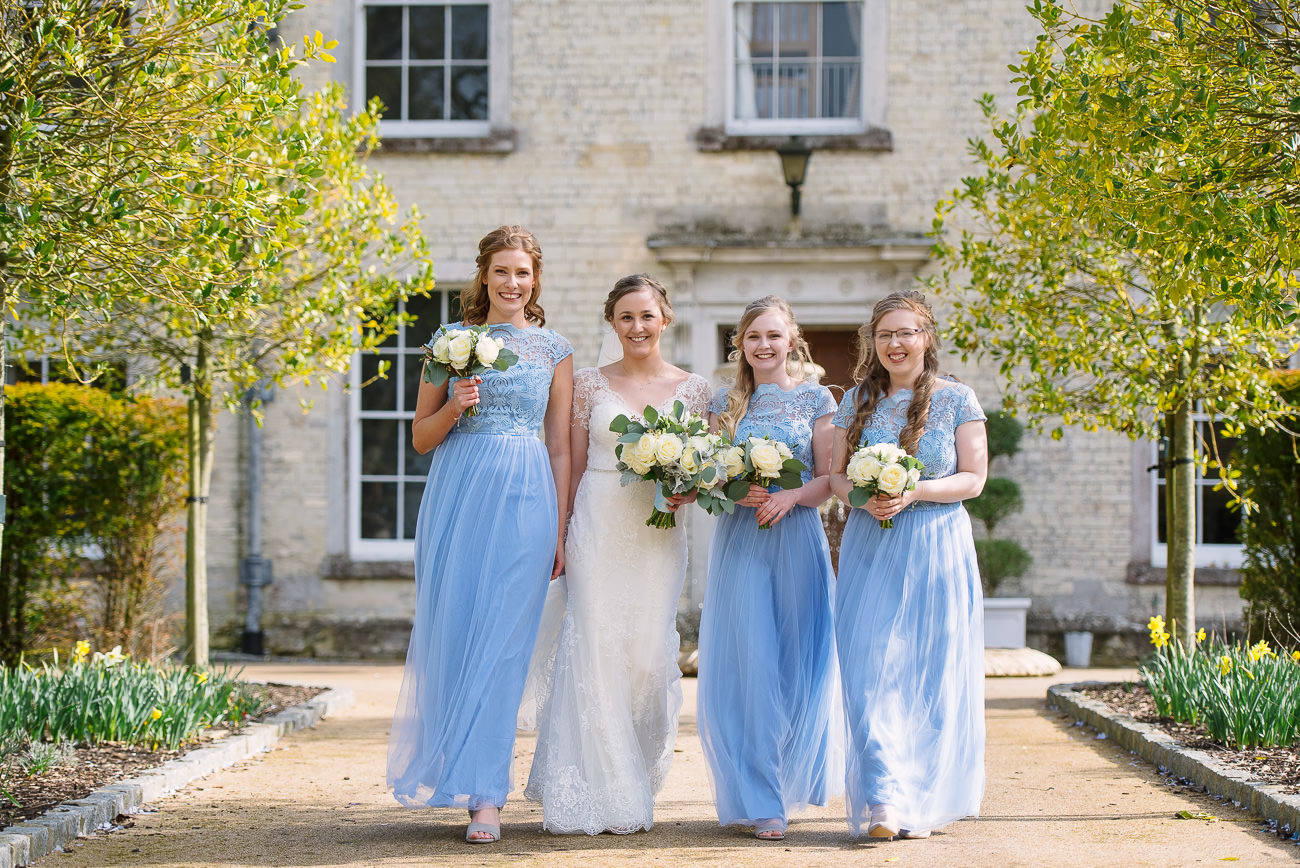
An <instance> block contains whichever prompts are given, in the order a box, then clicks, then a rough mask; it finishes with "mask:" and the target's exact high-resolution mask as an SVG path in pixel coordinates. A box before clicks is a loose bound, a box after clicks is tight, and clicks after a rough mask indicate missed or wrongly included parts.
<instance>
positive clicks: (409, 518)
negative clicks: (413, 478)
mask: <svg viewBox="0 0 1300 868" xmlns="http://www.w3.org/2000/svg"><path fill="white" fill-rule="evenodd" d="M404 488H405V489H406V503H404V504H402V506H403V507H404V508H405V513H404V515H403V516H402V537H403V539H415V522H416V520H417V519H419V517H420V498H422V497H423V496H424V483H423V482H408V483H407V484H406V485H405V486H404Z"/></svg>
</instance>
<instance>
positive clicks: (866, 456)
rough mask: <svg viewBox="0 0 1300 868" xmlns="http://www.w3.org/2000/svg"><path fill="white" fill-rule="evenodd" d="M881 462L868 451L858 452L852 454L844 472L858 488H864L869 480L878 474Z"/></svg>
mask: <svg viewBox="0 0 1300 868" xmlns="http://www.w3.org/2000/svg"><path fill="white" fill-rule="evenodd" d="M881 466H882V465H881V463H880V461H879V459H877V458H876V456H874V455H872V454H871V453H870V452H859V453H858V454H856V455H854V456H853V460H852V461H850V462H849V466H848V468H847V470H846V471H845V473H846V474H847V476H848V477H849V481H850V482H852V483H853V484H854V485H855V486H857V487H858V488H865V487H866V486H867V484H868V483H869V482H871V481H872V480H873V479H875V478H876V477H877V476H879V475H880V468H881Z"/></svg>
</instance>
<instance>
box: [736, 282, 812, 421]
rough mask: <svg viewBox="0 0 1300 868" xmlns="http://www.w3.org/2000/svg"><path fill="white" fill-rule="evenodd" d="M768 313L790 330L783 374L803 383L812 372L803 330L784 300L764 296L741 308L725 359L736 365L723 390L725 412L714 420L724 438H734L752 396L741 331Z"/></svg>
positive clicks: (743, 338) (750, 368) (748, 366)
mask: <svg viewBox="0 0 1300 868" xmlns="http://www.w3.org/2000/svg"><path fill="white" fill-rule="evenodd" d="M772 311H776V312H777V313H779V314H781V316H782V317H784V318H785V321H786V324H787V326H788V327H789V331H790V342H791V344H792V345H793V346H792V348H791V350H790V355H788V356H786V357H785V370H786V373H788V374H789V375H790V376H792V377H795V378H796V379H799V380H804V379H807V378H808V375H809V372H810V371H811V370H812V352H811V351H810V350H809V349H808V342H807V341H805V340H804V339H803V330H802V329H801V328H799V323H798V322H796V321H795V318H794V311H792V310H790V305H789V304H787V303H786V300H785V299H783V298H781V297H780V296H779V295H765V296H763V297H762V298H760V299H756V300H754V301H751V302H750V303H749V304H747V305H745V312H744V313H742V314H741V315H740V323H739V325H737V326H736V333H735V334H734V335H732V337H731V353H730V354H729V355H728V356H727V360H728V361H730V362H734V363H735V365H736V376H735V381H734V382H733V383H732V384H731V387H730V388H729V389H727V409H726V410H724V411H722V415H721V416H719V417H718V427H720V428H721V429H722V430H723V431H725V432H726V433H727V436H728V437H735V436H736V428H737V427H739V426H740V420H741V419H744V418H745V414H746V413H747V412H749V399H750V398H751V397H753V395H754V389H755V383H754V369H753V368H752V367H751V366H750V364H749V360H748V359H746V358H745V350H744V346H745V332H746V331H748V330H749V327H750V326H751V325H753V324H754V320H756V319H758V318H759V317H760V316H762V315H763V314H765V313H770V312H772Z"/></svg>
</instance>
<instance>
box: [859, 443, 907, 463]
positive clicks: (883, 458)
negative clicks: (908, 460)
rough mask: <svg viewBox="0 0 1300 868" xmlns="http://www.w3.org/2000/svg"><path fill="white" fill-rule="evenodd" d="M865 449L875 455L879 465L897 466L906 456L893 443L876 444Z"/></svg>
mask: <svg viewBox="0 0 1300 868" xmlns="http://www.w3.org/2000/svg"><path fill="white" fill-rule="evenodd" d="M867 448H868V449H870V450H871V451H872V452H873V453H875V455H876V457H877V458H879V459H880V463H881V464H897V463H898V462H900V461H902V460H903V459H904V458H905V457H906V456H907V453H906V452H904V451H903V450H902V449H900V448H898V447H897V446H895V445H894V444H893V443H877V444H875V445H874V446H869V447H867Z"/></svg>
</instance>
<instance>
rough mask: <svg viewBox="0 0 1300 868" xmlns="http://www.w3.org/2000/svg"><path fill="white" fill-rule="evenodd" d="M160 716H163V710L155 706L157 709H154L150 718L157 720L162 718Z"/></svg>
mask: <svg viewBox="0 0 1300 868" xmlns="http://www.w3.org/2000/svg"><path fill="white" fill-rule="evenodd" d="M160 717H162V710H161V709H158V708H155V709H154V710H153V711H152V712H151V713H150V714H149V719H150V720H157V719H158V718H160Z"/></svg>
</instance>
